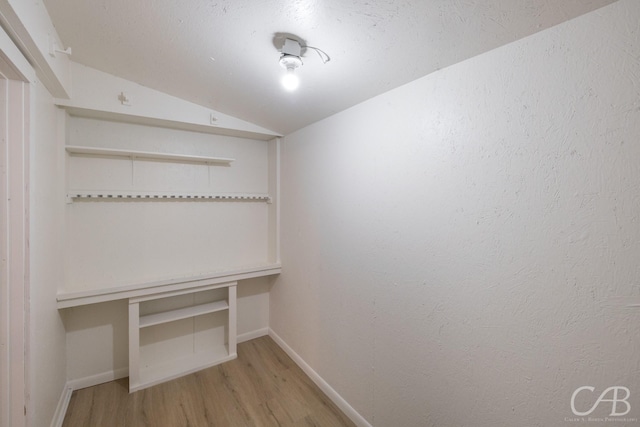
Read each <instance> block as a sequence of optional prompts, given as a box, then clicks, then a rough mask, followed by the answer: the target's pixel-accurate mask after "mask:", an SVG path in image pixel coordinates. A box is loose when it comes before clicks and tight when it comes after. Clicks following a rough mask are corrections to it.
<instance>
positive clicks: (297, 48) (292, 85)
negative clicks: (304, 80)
mask: <svg viewBox="0 0 640 427" xmlns="http://www.w3.org/2000/svg"><path fill="white" fill-rule="evenodd" d="M302 49H313V50H315V51H316V52H317V53H318V55H319V56H320V59H321V60H322V63H323V64H326V63H327V62H329V61H330V60H331V58H329V55H327V54H326V53H325V52H324V51H322V50H320V49H318V48H317V47H313V46H302V45H300V42H299V41H297V40H294V39H290V38H286V39H285V40H284V45H283V46H282V50H281V55H280V66H281V67H282V68H284V69H286V70H287V73H286V74H285V75H284V76H283V77H282V86H284V88H285V89H287V90H289V91H293V90H296V89H297V88H298V86H299V85H300V79H299V78H298V76H297V74H296V73H295V71H296V70H297V69H298V68H300V67H302Z"/></svg>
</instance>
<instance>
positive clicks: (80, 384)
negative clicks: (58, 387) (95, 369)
mask: <svg viewBox="0 0 640 427" xmlns="http://www.w3.org/2000/svg"><path fill="white" fill-rule="evenodd" d="M128 376H129V368H119V369H115V370H113V371H107V372H102V373H100V374H96V375H91V376H89V377H84V378H78V379H75V380H70V381H68V382H67V385H69V386H70V387H71V388H72V389H73V390H80V389H81V388H87V387H93V386H94V385H98V384H103V383H108V382H109V381H115V380H119V379H120V378H125V377H128Z"/></svg>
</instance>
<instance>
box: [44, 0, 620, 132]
mask: <svg viewBox="0 0 640 427" xmlns="http://www.w3.org/2000/svg"><path fill="white" fill-rule="evenodd" d="M614 1H615V0H413V1H411V0H349V1H347V0H280V1H276V0H154V1H152V0H44V3H45V4H46V7H47V9H48V11H49V13H50V15H51V19H52V20H53V22H54V24H55V26H56V29H57V31H58V33H59V35H60V37H61V38H62V40H63V42H64V44H65V46H64V47H67V46H71V47H72V48H73V56H72V59H73V60H74V61H76V62H79V63H81V64H84V65H87V66H90V67H93V68H96V69H98V70H101V71H105V72H107V73H110V74H114V75H117V76H119V77H123V78H125V79H128V80H131V81H134V82H136V83H139V84H142V85H144V86H147V87H150V88H153V89H157V90H160V91H163V92H165V93H168V94H171V95H174V96H178V97H180V98H183V99H186V100H189V101H192V102H194V103H197V104H200V105H203V106H206V107H208V108H212V109H214V110H218V111H220V112H222V113H225V114H229V115H232V116H236V117H238V118H241V119H244V120H247V121H249V122H253V123H255V124H257V125H260V126H263V127H265V128H268V129H271V130H274V131H276V132H280V133H283V134H287V133H289V132H291V131H294V130H296V129H299V128H301V127H304V126H306V125H308V124H310V123H313V122H315V121H317V120H320V119H322V118H324V117H327V116H329V115H331V114H333V113H336V112H338V111H341V110H343V109H345V108H348V107H350V106H352V105H355V104H357V103H359V102H361V101H364V100H365V99H368V98H370V97H372V96H375V95H377V94H380V93H382V92H385V91H387V90H389V89H392V88H394V87H397V86H400V85H402V84H404V83H407V82H409V81H412V80H415V79H416V78H419V77H422V76H424V75H426V74H429V73H431V72H433V71H435V70H438V69H440V68H443V67H446V66H448V65H451V64H454V63H456V62H459V61H462V60H464V59H467V58H470V57H472V56H475V55H478V54H480V53H482V52H486V51H488V50H490V49H493V48H495V47H498V46H500V45H503V44H506V43H509V42H512V41H514V40H517V39H519V38H522V37H524V36H527V35H530V34H533V33H535V32H537V31H540V30H543V29H545V28H549V27H551V26H553V25H556V24H559V23H561V22H563V21H566V20H568V19H571V18H574V17H576V16H578V15H581V14H584V13H587V12H589V11H592V10H594V9H597V8H599V7H601V6H604V5H607V4H609V3H612V2H614ZM283 33H289V34H293V35H296V36H298V37H300V38H301V39H302V40H303V41H305V42H306V43H307V44H308V45H310V46H317V47H319V48H321V49H322V50H324V51H325V52H327V53H328V54H329V55H330V56H331V61H330V62H329V63H327V64H324V65H323V63H322V62H321V61H320V58H319V57H318V56H317V54H316V53H315V52H314V51H312V50H308V51H307V52H306V54H305V55H304V56H305V58H304V63H305V65H304V66H303V67H302V68H301V69H300V70H299V73H298V74H299V77H300V80H301V83H300V88H299V89H298V90H297V91H296V92H293V93H292V92H286V91H285V90H284V89H283V88H282V87H281V85H280V77H281V76H282V74H283V73H284V70H283V69H282V68H280V66H279V65H278V59H279V52H278V51H277V48H276V46H275V45H277V47H278V48H279V47H280V46H281V44H278V42H277V40H276V43H275V45H274V37H275V38H276V39H277V37H276V36H277V35H279V34H283Z"/></svg>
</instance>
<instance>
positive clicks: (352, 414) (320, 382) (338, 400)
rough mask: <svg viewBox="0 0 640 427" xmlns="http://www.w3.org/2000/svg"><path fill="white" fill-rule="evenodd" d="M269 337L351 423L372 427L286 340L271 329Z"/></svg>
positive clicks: (360, 426) (362, 426)
mask: <svg viewBox="0 0 640 427" xmlns="http://www.w3.org/2000/svg"><path fill="white" fill-rule="evenodd" d="M269 336H270V337H271V338H272V339H273V340H274V341H275V342H276V343H277V344H278V345H279V346H280V347H281V348H282V349H283V350H284V351H285V353H287V354H288V355H289V357H291V358H292V359H293V361H294V362H295V363H296V365H298V366H299V367H300V369H302V370H303V371H304V373H305V374H307V375H308V376H309V378H311V380H312V381H313V382H314V383H315V384H316V385H317V386H318V387H319V388H320V390H322V391H323V392H324V394H326V395H327V397H328V398H329V399H331V401H332V402H333V403H335V404H336V406H337V407H338V408H340V410H341V411H342V412H344V414H345V415H346V416H347V417H349V419H350V420H351V421H353V422H354V423H355V424H356V425H357V426H358V427H372V426H371V424H369V422H368V421H367V420H366V419H365V418H364V417H363V416H362V415H360V414H359V413H358V411H356V410H355V409H353V407H352V406H351V405H349V403H348V402H347V401H346V400H344V399H343V398H342V396H340V395H339V394H338V392H337V391H335V390H334V389H333V388H332V387H331V386H330V385H329V383H327V382H326V381H325V380H324V379H322V377H321V376H320V375H318V373H317V372H316V371H314V370H313V369H312V368H311V366H309V365H308V364H307V362H305V361H304V360H303V359H302V357H300V355H298V353H296V352H295V351H293V349H292V348H291V347H289V345H288V344H287V343H286V342H284V340H283V339H282V338H280V337H279V336H278V334H276V333H275V332H274V331H273V329H271V328H269Z"/></svg>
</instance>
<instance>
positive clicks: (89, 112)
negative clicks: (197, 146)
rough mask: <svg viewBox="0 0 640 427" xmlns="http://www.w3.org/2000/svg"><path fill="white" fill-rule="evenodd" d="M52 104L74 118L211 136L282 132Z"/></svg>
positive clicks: (266, 135)
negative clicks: (201, 133)
mask: <svg viewBox="0 0 640 427" xmlns="http://www.w3.org/2000/svg"><path fill="white" fill-rule="evenodd" d="M54 103H55V104H56V105H57V106H58V107H60V108H64V109H65V110H66V111H67V113H69V115H71V116H75V117H86V118H90V119H99V120H111V121H117V122H123V123H134V124H140V125H147V126H156V127H164V128H169V129H181V130H188V131H193V132H204V133H209V134H215V135H229V136H234V137H239V138H252V139H259V140H263V141H269V140H271V139H273V138H276V137H281V136H282V134H280V133H277V132H273V131H270V130H268V129H264V128H259V127H257V126H254V125H250V124H249V126H240V127H238V126H235V125H233V124H230V126H229V125H225V124H224V123H217V124H215V125H212V124H207V123H206V122H201V121H198V120H197V119H196V118H195V117H194V118H185V117H184V116H183V115H182V114H179V116H183V119H182V120H181V119H179V118H176V114H173V113H172V114H170V115H169V116H170V117H169V116H167V117H161V116H157V115H149V114H146V113H144V112H142V111H141V110H140V109H135V111H132V109H131V107H125V108H124V109H120V108H118V107H116V108H110V107H109V108H103V107H104V106H97V105H87V104H86V103H82V102H80V103H78V102H77V101H76V100H70V99H61V98H57V99H55V100H54ZM209 117H210V114H209V113H208V114H206V119H207V120H209Z"/></svg>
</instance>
